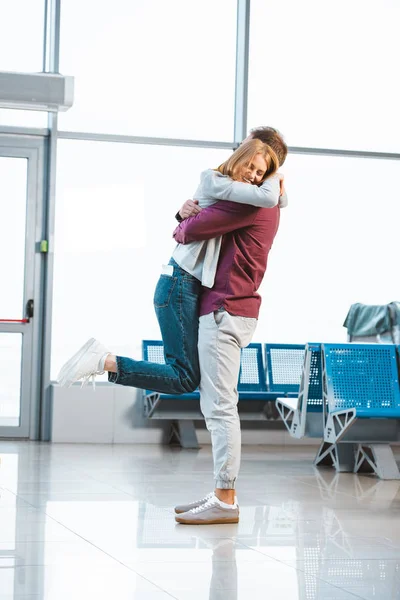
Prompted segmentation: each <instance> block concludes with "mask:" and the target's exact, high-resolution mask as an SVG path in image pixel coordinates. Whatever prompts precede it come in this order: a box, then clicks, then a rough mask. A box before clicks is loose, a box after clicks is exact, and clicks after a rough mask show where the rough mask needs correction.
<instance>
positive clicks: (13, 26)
mask: <svg viewBox="0 0 400 600" xmlns="http://www.w3.org/2000/svg"><path fill="white" fill-rule="evenodd" d="M44 17H45V0H13V1H12V2H3V3H2V4H1V9H0V71H27V72H38V71H42V69H43V48H44V39H43V38H44ZM1 125H7V126H12V125H13V126H16V127H46V126H47V114H46V113H45V112H41V113H40V112H36V111H32V110H7V109H2V108H0V126H1Z"/></svg>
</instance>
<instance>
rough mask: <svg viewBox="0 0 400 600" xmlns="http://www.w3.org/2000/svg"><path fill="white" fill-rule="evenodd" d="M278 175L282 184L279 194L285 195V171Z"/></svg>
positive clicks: (280, 184)
mask: <svg viewBox="0 0 400 600" xmlns="http://www.w3.org/2000/svg"><path fill="white" fill-rule="evenodd" d="M278 177H279V186H280V192H279V195H280V196H283V194H284V193H285V184H284V179H285V176H284V175H283V173H278Z"/></svg>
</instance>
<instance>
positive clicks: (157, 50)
mask: <svg viewBox="0 0 400 600" xmlns="http://www.w3.org/2000/svg"><path fill="white" fill-rule="evenodd" d="M111 6H112V9H111ZM110 9H111V10H110ZM235 47H236V0H218V2H215V1H214V0H203V1H202V2H187V1H186V0H168V2H165V0H146V2H142V1H140V0H133V1H132V0H114V2H113V3H112V5H111V3H109V2H97V1H96V0H87V1H86V2H81V1H80V0H69V1H68V2H65V3H63V6H62V21H61V54H60V68H61V72H63V73H66V74H69V73H70V74H72V75H74V76H75V77H76V95H75V104H74V107H73V108H72V109H71V110H69V111H68V112H67V113H65V114H64V115H60V128H61V129H68V130H72V131H92V132H101V133H121V134H130V135H136V136H137V135H139V136H150V137H172V138H184V139H201V140H224V141H229V140H231V139H232V138H233V113H234V87H235Z"/></svg>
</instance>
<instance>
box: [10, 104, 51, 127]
mask: <svg viewBox="0 0 400 600" xmlns="http://www.w3.org/2000/svg"><path fill="white" fill-rule="evenodd" d="M47 115H48V113H47V112H39V111H37V110H11V109H7V108H0V125H7V127H11V126H13V127H41V128H44V127H47Z"/></svg>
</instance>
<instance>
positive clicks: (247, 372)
mask: <svg viewBox="0 0 400 600" xmlns="http://www.w3.org/2000/svg"><path fill="white" fill-rule="evenodd" d="M142 355H143V360H148V361H150V362H156V363H160V364H165V358H164V345H163V342H162V341H160V340H143V341H142ZM266 389H267V386H266V383H265V376H264V363H263V357H262V345H261V344H249V346H247V347H246V348H242V351H241V357H240V373H239V382H238V391H239V392H264V391H266Z"/></svg>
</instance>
